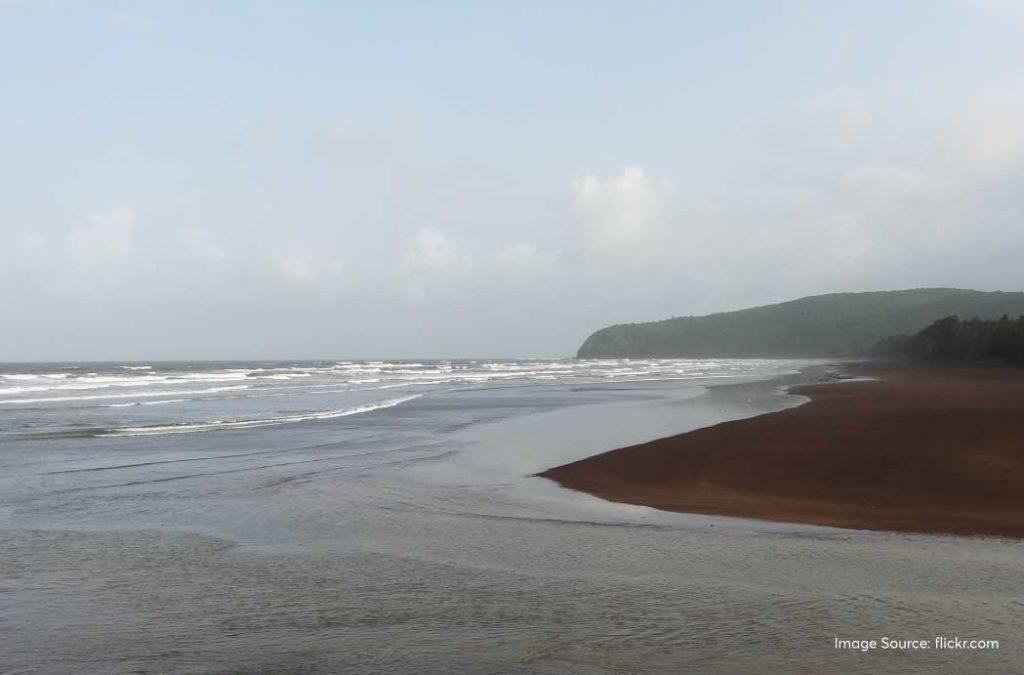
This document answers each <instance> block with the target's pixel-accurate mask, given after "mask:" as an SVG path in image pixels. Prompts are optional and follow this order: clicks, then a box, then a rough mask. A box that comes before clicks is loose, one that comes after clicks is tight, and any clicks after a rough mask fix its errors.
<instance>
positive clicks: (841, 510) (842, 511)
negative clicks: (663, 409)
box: [540, 364, 1024, 537]
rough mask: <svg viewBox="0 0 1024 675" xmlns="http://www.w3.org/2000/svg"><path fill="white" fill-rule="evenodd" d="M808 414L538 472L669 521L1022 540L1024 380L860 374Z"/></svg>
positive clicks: (735, 425)
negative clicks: (665, 515)
mask: <svg viewBox="0 0 1024 675" xmlns="http://www.w3.org/2000/svg"><path fill="white" fill-rule="evenodd" d="M847 370H848V371H850V372H851V374H856V375H869V376H872V377H876V378H878V380H877V381H871V382H863V381H861V382H839V383H830V384H816V385H808V386H802V387H798V388H795V389H794V390H793V393H797V394H802V395H805V396H808V397H810V399H811V400H810V402H809V403H807V404H805V405H802V406H800V407H797V408H792V409H789V410H785V411H782V412H778V413H771V414H768V415H762V416H760V417H754V418H751V419H746V420H738V421H735V422H726V423H724V424H719V425H716V426H713V427H708V428H705V429H698V430H696V431H693V432H690V433H686V434H681V435H679V436H672V437H669V438H663V439H660V440H656V441H652V442H650V443H644V444H642V445H636V446H632V447H628V448H621V449H619V450H612V451H611V452H606V453H604V454H601V455H597V456H595V457H589V458H587V459H584V460H580V461H578V462H573V463H572V464H566V465H564V466H560V467H556V468H554V469H549V470H548V471H545V472H544V473H542V474H540V475H541V476H544V477H546V478H550V479H552V480H555V481H557V482H559V483H560V484H562V485H564V486H565V487H568V488H572V489H574V490H581V491H584V492H588V493H591V494H594V495H597V496H599V497H602V498H604V499H608V500H612V501H618V502H627V503H630V504H643V505H646V506H652V507H655V508H658V509H664V510H668V511H682V512H686V513H704V514H719V515H727V516H738V517H743V518H755V519H761V520H774V521H786V522H798V523H811V524H818V525H831V526H834V527H845V528H856V529H872V530H897V531H905V532H928V533H944V534H961V535H988V536H1010V537H1024V370H1022V369H1017V368H996V367H993V368H973V367H972V368H967V367H955V366H952V367H942V368H938V367H924V366H913V365H892V364H857V365H853V366H849V367H847Z"/></svg>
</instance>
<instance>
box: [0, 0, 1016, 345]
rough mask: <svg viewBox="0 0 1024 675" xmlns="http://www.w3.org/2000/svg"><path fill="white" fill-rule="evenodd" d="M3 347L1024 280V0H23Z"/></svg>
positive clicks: (545, 331) (544, 329) (594, 315)
mask: <svg viewBox="0 0 1024 675" xmlns="http://www.w3.org/2000/svg"><path fill="white" fill-rule="evenodd" d="M0 92H2V93H0V197H2V198H0V234H2V239H0V316H2V317H3V322H2V330H0V361H16V360H108V359H109V360H156V359H227V358H234V359H247V358H261V359H262V358H284V359H298V358H430V357H437V358H450V357H467V358H471V357H522V356H539V357H549V356H550V357H557V356H569V355H572V354H573V353H575V350H576V348H577V347H578V346H579V344H580V343H581V342H582V341H583V340H584V339H585V338H586V337H587V335H588V334H589V333H591V332H592V331H594V330H596V329H598V328H600V327H602V326H605V325H609V324H613V323H623V322H632V321H646V320H654V319H661V318H667V317H670V316H680V315H692V314H704V313H709V312H714V311H722V310H730V309H738V308H742V307H748V306H755V305H760V304H765V303H769V302H779V301H784V300H788V299H793V298H797V297H802V296H806V295H815V294H820V293H830V292H839V291H866V290H885V289H896V288H913V287H924V286H956V287H966V288H977V289H982V290H1021V289H1022V288H1024V273H1022V270H1024V265H1022V264H1021V263H1022V260H1021V259H1022V253H1024V3H1016V2H1000V1H999V0H971V1H968V0H957V1H952V0H951V1H949V2H942V1H938V0H928V1H925V2H915V1H912V0H905V1H902V2H870V1H857V2H827V3H823V2H786V1H783V2H731V1H716V2H664V3H644V2H640V3H608V4H602V3H595V2H586V3H583V2H580V3H569V2H566V3H551V2H543V3H531V2H522V1H517V2H507V3H467V4H455V3H423V2H418V3H407V4H405V3H386V2H372V3H355V2H346V3H338V2H305V3H302V2H296V3H279V2H245V3H242V2H227V1H225V2H217V3H206V2H204V3H199V2H195V3H191V2H181V3H167V2H161V3H157V2H113V3H110V2H102V1H96V2H89V3H84V2H59V1H57V0H49V1H48V0H0Z"/></svg>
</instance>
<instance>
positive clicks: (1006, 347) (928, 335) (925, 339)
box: [872, 315, 1024, 363]
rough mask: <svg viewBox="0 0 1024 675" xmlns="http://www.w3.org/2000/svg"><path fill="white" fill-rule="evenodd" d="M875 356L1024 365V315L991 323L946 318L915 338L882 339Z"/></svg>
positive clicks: (999, 319)
mask: <svg viewBox="0 0 1024 675" xmlns="http://www.w3.org/2000/svg"><path fill="white" fill-rule="evenodd" d="M872 354H873V355H875V356H887V357H902V358H910V359H924V360H929V361H966V362H1000V363H1024V315H1021V316H1019V317H1017V318H1016V319H1011V318H1010V317H1008V316H1006V315H1003V316H1002V317H1000V318H998V319H988V320H984V319H968V320H960V319H959V318H958V317H955V316H947V317H946V318H944V319H939V320H938V321H936V322H935V323H933V324H931V325H930V326H928V327H927V328H925V329H923V330H921V331H920V332H918V333H915V334H913V335H896V336H893V337H890V338H887V339H885V340H882V341H881V342H879V343H878V344H877V345H875V347H874V349H872Z"/></svg>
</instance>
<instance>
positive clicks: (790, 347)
mask: <svg viewBox="0 0 1024 675" xmlns="http://www.w3.org/2000/svg"><path fill="white" fill-rule="evenodd" d="M1004 314H1005V315H1011V316H1017V315H1020V314H1024V293H1020V292H1014V293H1006V292H1000V291H996V292H983V291H972V290H964V289H956V288H919V289H912V290H904V291H879V292H870V293H833V294H830V295H817V296H812V297H807V298H801V299H799V300H792V301H790V302H783V303H780V304H777V305H766V306H764V307H754V308H751V309H743V310H739V311H735V312H721V313H718V314H709V315H707V316H690V317H677V318H674V319H666V320H664V321H653V322H650V323H633V324H620V325H617V326H610V327H608V328H602V329H601V330H599V331H597V332H596V333H594V334H593V335H591V336H590V337H588V338H587V340H586V341H585V342H584V343H583V345H582V346H581V347H580V348H579V351H578V352H577V357H578V358H623V357H632V358H670V357H689V358H702V357H801V356H804V357H836V356H861V355H864V354H866V353H867V352H868V351H869V350H871V348H872V347H873V346H875V345H876V344H877V343H878V342H879V341H880V340H884V339H885V338H888V337H890V336H893V335H901V334H910V333H916V332H917V331H920V330H922V329H923V328H925V327H926V326H928V325H929V324H931V323H933V322H934V321H936V320H938V319H941V318H943V317H947V316H951V315H956V316H963V317H977V318H980V319H995V318H998V317H1001V316H1003V315H1004Z"/></svg>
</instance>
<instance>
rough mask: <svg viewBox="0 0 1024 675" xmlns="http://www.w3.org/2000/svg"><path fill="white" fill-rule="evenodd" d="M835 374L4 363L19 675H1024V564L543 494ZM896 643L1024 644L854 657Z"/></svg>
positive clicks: (10, 648)
mask: <svg viewBox="0 0 1024 675" xmlns="http://www.w3.org/2000/svg"><path fill="white" fill-rule="evenodd" d="M828 367H829V366H827V365H826V364H823V363H821V362H815V361H805V360H769V359H753V360H751V359H747V360H741V359H706V360H687V359H666V360H629V359H620V360H575V359H492V360H487V359H480V360H470V359H466V360H458V359H453V360H420V361H409V360H379V361H368V360H325V361H268V362H255V361H246V362H174V363H171V362H160V363H156V362H154V363H38V364H24V363H21V364H0V672H4V673H252V672H259V673H403V674H404V673H428V674H429V673H445V674H447V673H467V674H477V673H551V674H554V673H761V672H785V673H832V672H837V673H839V672H841V673H880V672H886V673H889V672H891V673H935V672H956V673H1002V672H1006V673H1010V672H1022V671H1024V651H1022V644H1024V637H1022V636H1024V582H1022V573H1024V547H1022V545H1021V543H1020V542H1017V541H1010V540H999V539H972V538H963V537H941V536H926V535H911V534H900V533H879V532H864V531H853V530H840V529H832V528H825V527H813V526H806V525H793V524H785V523H767V522H759V521H749V520H741V519H733V518H724V517H717V516H706V515H690V514H679V513H667V512H662V511H657V510H654V509H650V508H646V507H640V506H634V505H628V504H620V503H612V502H607V501H604V500H601V499H598V498H596V497H592V496H590V495H586V494H583V493H579V492H575V491H571V490H568V489H564V488H562V487H560V486H559V485H557V484H555V483H553V482H551V481H549V480H546V479H543V478H538V477H536V475H535V474H537V473H538V472H541V471H544V470H545V469H548V468H551V467H553V466H558V465H561V464H564V463H567V462H571V461H574V460H578V459H582V458H584V457H587V456H591V455H594V454H598V453H600V452H604V451H607V450H611V449H614V448H618V447H624V446H628V445H631V444H635V443H640V442H643V441H648V440H652V439H655V438H659V437H664V436H668V435H672V434H676V433H681V432H685V431H689V430H692V429H696V428H699V427H704V426H709V425H712V424H718V423H721V422H725V421H728V420H733V419H741V418H745V417H751V416H754V415H759V414H766V413H771V412H774V411H779V410H783V409H785V408H788V407H792V406H795V405H800V404H801V403H803V402H804V401H805V400H806V399H804V398H802V397H799V396H794V395H792V394H790V393H788V389H787V387H788V385H791V384H794V383H798V382H801V381H805V380H806V379H807V377H809V375H808V373H809V372H812V371H815V369H818V370H819V371H820V369H822V368H828ZM883 637H888V638H890V639H899V640H908V639H912V640H918V639H926V640H933V639H934V638H936V637H946V638H951V639H952V638H957V637H959V638H961V639H964V640H970V639H981V640H994V641H998V643H999V644H998V647H990V648H987V649H966V648H961V649H949V648H946V649H916V650H907V649H881V648H875V649H866V650H862V649H849V648H837V646H836V645H837V644H838V643H837V642H836V640H837V639H839V640H846V641H849V640H872V639H873V640H877V641H880V640H881V638H883ZM844 644H848V643H844ZM944 644H945V643H944ZM952 644H956V643H955V642H954V643H952Z"/></svg>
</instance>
